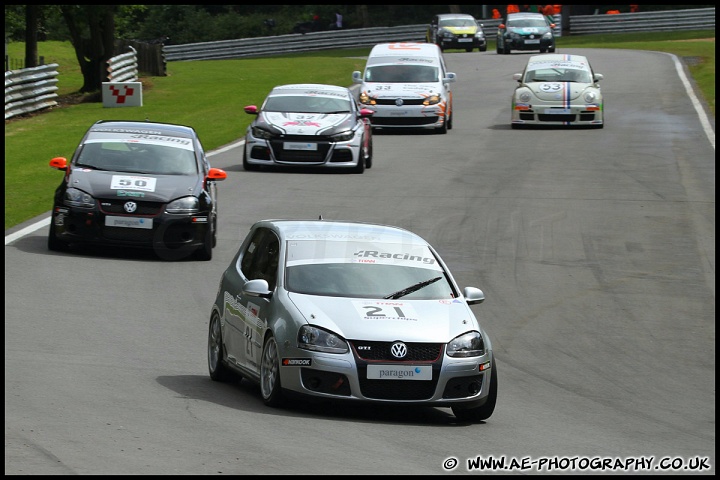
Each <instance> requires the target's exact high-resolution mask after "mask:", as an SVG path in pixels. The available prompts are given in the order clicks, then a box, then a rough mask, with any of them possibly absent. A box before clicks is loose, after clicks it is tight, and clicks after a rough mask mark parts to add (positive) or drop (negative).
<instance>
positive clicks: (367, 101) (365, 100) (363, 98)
mask: <svg viewBox="0 0 720 480" xmlns="http://www.w3.org/2000/svg"><path fill="white" fill-rule="evenodd" d="M358 101H359V102H360V103H362V104H363V105H375V99H374V98H371V97H370V96H369V95H368V94H367V93H365V92H362V93H361V94H360V96H359V97H358Z"/></svg>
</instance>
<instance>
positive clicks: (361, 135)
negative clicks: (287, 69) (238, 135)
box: [243, 83, 373, 173]
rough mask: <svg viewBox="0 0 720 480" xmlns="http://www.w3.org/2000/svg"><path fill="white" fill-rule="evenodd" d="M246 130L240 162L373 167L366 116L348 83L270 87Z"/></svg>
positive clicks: (250, 166) (356, 169)
mask: <svg viewBox="0 0 720 480" xmlns="http://www.w3.org/2000/svg"><path fill="white" fill-rule="evenodd" d="M244 110H245V113H247V114H249V115H255V116H256V117H257V118H255V119H254V120H253V121H252V123H251V124H250V125H249V126H248V128H247V132H246V134H245V149H244V151H243V168H244V169H245V170H248V171H250V170H258V169H259V168H261V167H304V168H321V169H327V168H332V169H334V170H338V171H339V170H344V171H346V172H351V173H363V172H364V171H365V169H366V168H370V167H372V156H373V144H372V129H371V127H370V120H369V117H370V116H372V114H373V112H372V111H371V110H368V109H360V108H359V106H358V104H357V102H356V101H355V97H354V96H353V94H352V92H351V91H350V89H348V88H346V87H339V86H335V85H323V84H313V83H309V84H291V85H281V86H277V87H275V88H273V89H272V91H271V92H270V93H269V94H268V96H267V98H265V101H264V102H263V103H262V105H261V107H260V108H258V107H257V106H256V105H248V106H246V107H245V108H244Z"/></svg>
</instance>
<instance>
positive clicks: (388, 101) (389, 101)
mask: <svg viewBox="0 0 720 480" xmlns="http://www.w3.org/2000/svg"><path fill="white" fill-rule="evenodd" d="M396 101H397V99H396V98H379V99H377V100H375V104H376V105H395V102H396ZM424 101H425V99H424V98H403V99H402V102H403V106H404V105H422V104H423V102H424Z"/></svg>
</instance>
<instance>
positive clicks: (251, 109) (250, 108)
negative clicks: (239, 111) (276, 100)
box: [243, 105, 260, 115]
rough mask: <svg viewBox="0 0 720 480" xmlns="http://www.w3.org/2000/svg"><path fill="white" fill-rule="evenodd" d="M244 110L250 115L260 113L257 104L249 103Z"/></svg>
mask: <svg viewBox="0 0 720 480" xmlns="http://www.w3.org/2000/svg"><path fill="white" fill-rule="evenodd" d="M243 110H245V113H247V114H250V115H257V114H258V113H260V112H259V111H258V107H257V106H256V105H248V106H247V107H245V108H243Z"/></svg>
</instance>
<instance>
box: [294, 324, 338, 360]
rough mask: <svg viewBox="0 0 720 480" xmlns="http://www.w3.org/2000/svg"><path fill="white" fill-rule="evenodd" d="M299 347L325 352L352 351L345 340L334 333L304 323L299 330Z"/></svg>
mask: <svg viewBox="0 0 720 480" xmlns="http://www.w3.org/2000/svg"><path fill="white" fill-rule="evenodd" d="M298 347H299V348H304V349H305V350H313V351H316V352H325V353H347V352H349V351H350V349H349V348H348V344H347V342H346V341H345V340H343V339H342V338H340V337H339V336H337V335H335V334H334V333H331V332H328V331H327V330H323V329H322V328H318V327H314V326H312V325H303V326H302V327H300V331H298Z"/></svg>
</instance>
